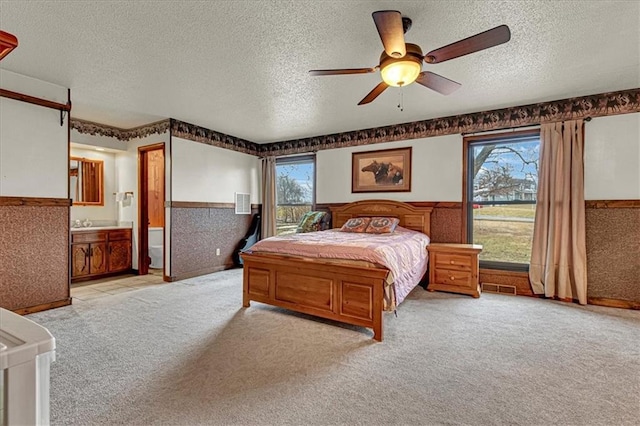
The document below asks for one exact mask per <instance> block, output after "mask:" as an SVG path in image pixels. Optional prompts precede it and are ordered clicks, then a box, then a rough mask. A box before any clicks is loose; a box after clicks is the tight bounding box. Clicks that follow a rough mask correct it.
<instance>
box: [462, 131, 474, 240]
mask: <svg viewBox="0 0 640 426" xmlns="http://www.w3.org/2000/svg"><path fill="white" fill-rule="evenodd" d="M469 142H471V140H470V138H466V137H465V138H462V212H461V214H462V217H461V221H460V241H462V242H463V243H468V242H469V239H468V237H469V236H468V235H467V234H468V232H467V226H468V223H467V222H468V220H467V215H468V209H469V207H468V206H469V202H468V200H467V180H468V179H469V177H468V176H467V174H468V173H467V169H468V168H469V160H468V157H469Z"/></svg>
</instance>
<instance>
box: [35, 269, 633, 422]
mask: <svg viewBox="0 0 640 426" xmlns="http://www.w3.org/2000/svg"><path fill="white" fill-rule="evenodd" d="M241 293H242V270H231V271H224V272H219V273H216V274H211V275H207V276H204V277H198V278H193V279H189V280H185V281H181V282H177V283H172V284H167V285H161V286H156V287H151V288H145V289H141V290H137V291H134V292H129V293H123V294H118V295H114V296H110V297H106V298H100V299H95V300H91V301H86V302H83V303H79V304H77V305H73V306H68V307H64V308H59V309H55V310H51V311H46V312H41V313H38V314H33V315H30V316H29V318H31V319H33V320H35V321H37V322H38V323H41V324H43V325H44V326H46V327H47V328H48V329H49V330H50V331H51V333H52V334H53V335H54V336H55V337H56V340H57V348H58V349H57V351H56V354H57V360H56V362H55V363H54V364H52V373H51V374H52V377H51V419H52V423H53V424H58V425H62V424H65V425H67V424H78V425H89V424H170V425H192V424H239V425H240V424H241V425H249V424H255V425H262V424H271V425H276V424H277V425H280V424H295V425H301V424H363V425H364V424H366V425H373V424H375V425H378V424H421V425H431V424H447V425H451V424H468V425H491V424H522V425H547V424H561V425H612V424H616V425H621V424H638V419H639V418H640V312H638V311H628V310H618V309H610V308H601V307H595V306H587V307H580V306H577V305H573V304H565V303H560V302H552V301H544V300H538V299H533V298H527V297H513V296H503V295H494V294H486V293H485V294H483V295H482V297H481V298H480V299H473V298H471V297H468V296H459V295H452V294H446V293H430V292H426V291H424V290H423V289H422V288H420V287H418V288H416V289H415V290H414V291H413V292H412V293H411V294H410V296H409V297H408V299H407V300H406V301H405V302H404V303H402V305H400V307H399V309H398V317H397V318H395V317H394V316H393V314H387V315H386V316H385V322H386V324H385V341H384V342H383V343H375V342H374V341H373V340H372V339H371V336H372V333H371V331H370V330H366V329H362V328H358V327H349V326H341V325H337V324H335V323H332V322H327V321H322V320H312V319H309V318H310V317H307V316H303V315H298V314H293V313H289V312H286V311H283V310H280V309H277V308H273V307H269V306H266V305H261V304H259V303H255V302H254V303H253V304H252V306H251V307H250V308H248V309H243V308H241V299H242V297H241V296H242V295H241Z"/></svg>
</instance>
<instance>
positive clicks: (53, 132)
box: [0, 69, 69, 198]
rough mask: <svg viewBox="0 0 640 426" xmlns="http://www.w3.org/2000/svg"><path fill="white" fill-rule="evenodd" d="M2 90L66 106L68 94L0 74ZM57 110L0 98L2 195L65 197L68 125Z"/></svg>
mask: <svg viewBox="0 0 640 426" xmlns="http://www.w3.org/2000/svg"><path fill="white" fill-rule="evenodd" d="M0 87H2V88H3V89H6V90H11V91H14V92H18V93H22V94H26V95H31V96H35V97H38V98H42V99H47V100H50V101H54V102H59V103H63V104H66V103H67V89H66V88H64V87H61V86H57V85H55V84H51V83H47V82H44V81H41V80H36V79H34V78H30V77H26V76H22V75H19V74H15V73H12V72H9V71H6V70H2V69H0ZM68 118H69V114H67V115H66V117H65V121H64V123H63V125H62V126H61V125H60V111H57V110H54V109H50V108H45V107H42V106H38V105H32V104H28V103H26V102H21V101H16V100H13V99H8V98H0V196H14V197H45V198H67V196H68V188H67V175H68V170H69V163H68V157H67V120H68Z"/></svg>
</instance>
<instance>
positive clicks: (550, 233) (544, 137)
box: [529, 120, 587, 305]
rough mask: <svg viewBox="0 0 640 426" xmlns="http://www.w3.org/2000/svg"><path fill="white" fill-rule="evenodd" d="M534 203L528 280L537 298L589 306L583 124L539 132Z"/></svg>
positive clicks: (544, 127) (550, 126)
mask: <svg viewBox="0 0 640 426" xmlns="http://www.w3.org/2000/svg"><path fill="white" fill-rule="evenodd" d="M540 130H541V131H540V146H541V149H540V171H539V173H538V200H537V204H536V218H535V226H534V230H533V244H532V249H531V266H530V268H529V278H530V279H531V284H532V286H533V291H534V293H536V294H544V295H545V296H547V297H557V298H560V299H577V300H578V302H579V303H580V304H583V305H584V304H586V303H587V254H586V241H585V212H584V164H583V152H584V132H583V131H584V125H583V122H582V120H572V121H566V122H564V123H551V124H543V125H542V126H541V129H540Z"/></svg>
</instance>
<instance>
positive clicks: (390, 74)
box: [380, 57, 422, 87]
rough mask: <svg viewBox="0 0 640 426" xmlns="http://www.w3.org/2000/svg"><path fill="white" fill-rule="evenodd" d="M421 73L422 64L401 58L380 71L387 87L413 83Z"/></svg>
mask: <svg viewBox="0 0 640 426" xmlns="http://www.w3.org/2000/svg"><path fill="white" fill-rule="evenodd" d="M420 71H422V64H421V63H420V62H416V61H413V60H411V59H410V58H407V57H405V58H402V59H400V60H397V61H390V62H389V63H387V64H385V65H384V66H383V68H382V69H380V75H381V76H382V80H383V81H384V82H385V83H387V84H388V85H389V86H394V87H400V86H406V85H408V84H411V83H413V82H414V81H416V78H418V75H419V74H420Z"/></svg>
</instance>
